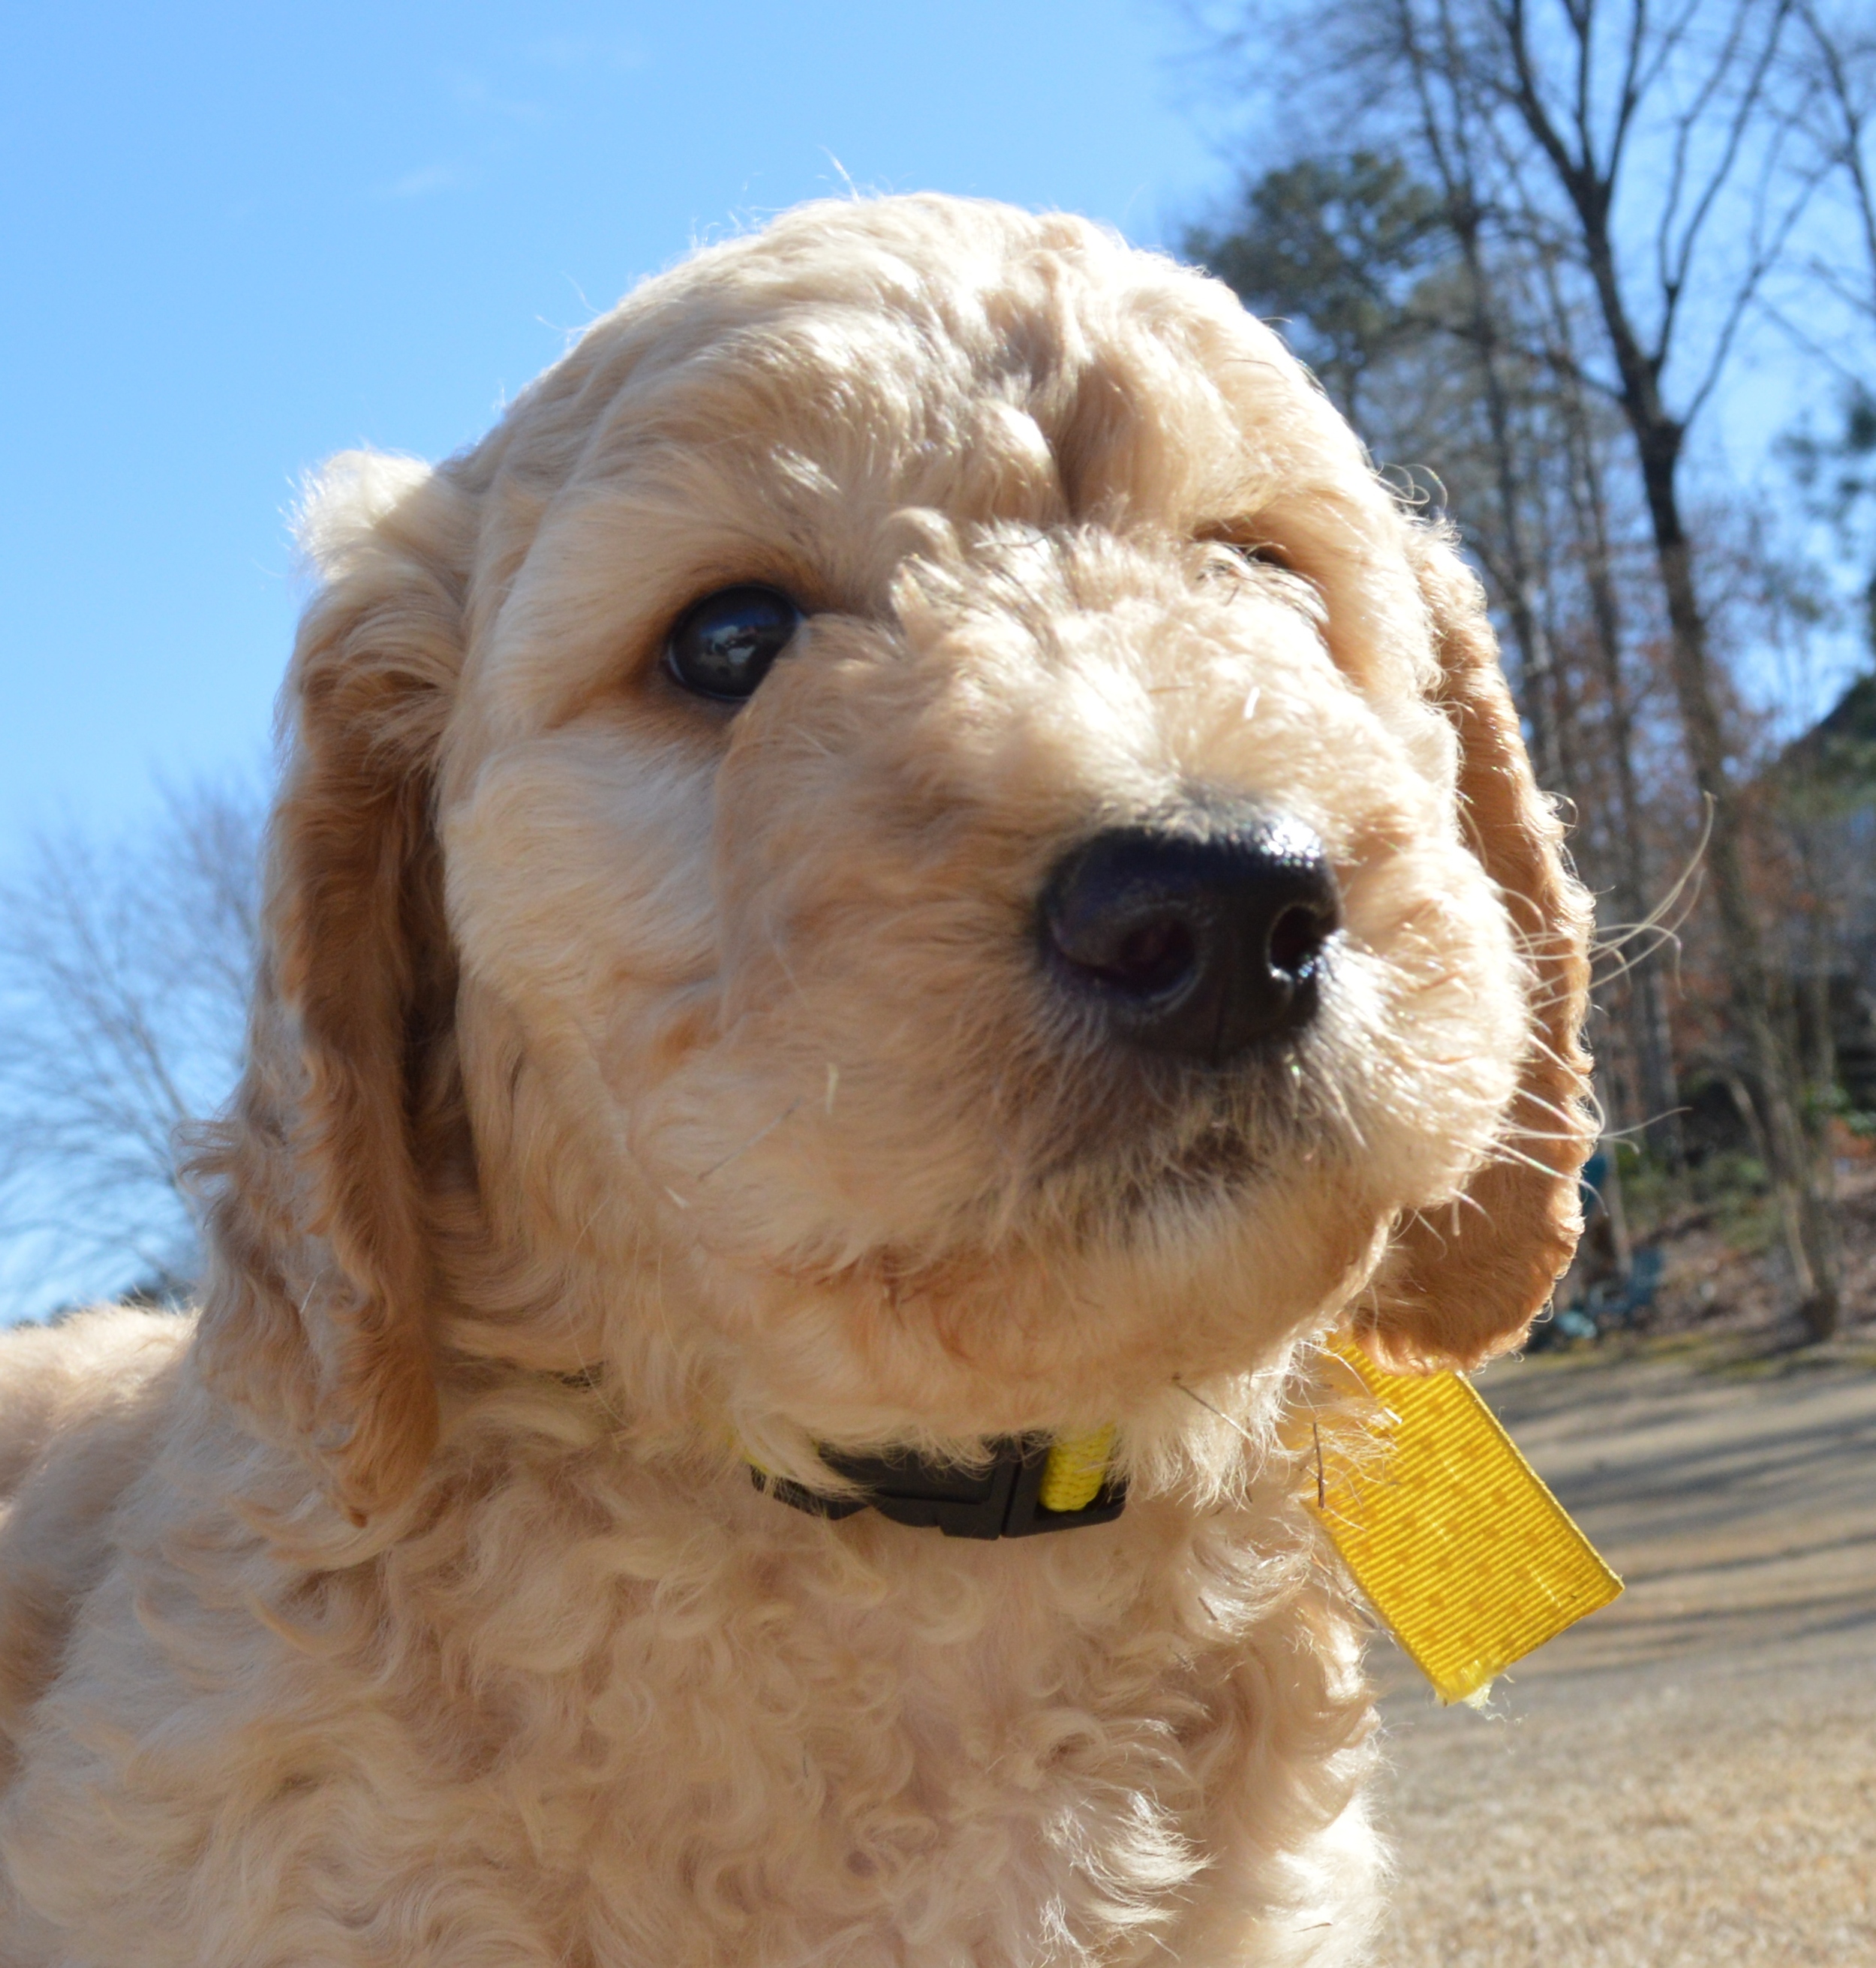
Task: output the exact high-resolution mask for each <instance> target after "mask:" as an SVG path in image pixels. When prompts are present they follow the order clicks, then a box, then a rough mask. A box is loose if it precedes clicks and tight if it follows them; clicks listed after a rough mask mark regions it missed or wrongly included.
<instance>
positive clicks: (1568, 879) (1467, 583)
mask: <svg viewBox="0 0 1876 1968" xmlns="http://www.w3.org/2000/svg"><path fill="white" fill-rule="evenodd" d="M1412 551H1413V552H1414V553H1415V557H1416V561H1417V566H1416V569H1415V571H1416V573H1417V574H1418V578H1419V582H1420V589H1421V593H1422V597H1424V599H1425V603H1426V606H1427V610H1428V614H1429V616H1430V617H1431V623H1432V629H1433V634H1434V645H1435V648H1436V650H1437V652H1438V660H1439V666H1440V676H1439V681H1438V685H1437V688H1436V691H1435V701H1436V702H1438V704H1439V706H1440V707H1441V709H1442V710H1444V712H1445V714H1446V715H1447V717H1448V718H1449V719H1450V720H1451V722H1452V724H1453V727H1454V730H1455V731H1456V732H1457V734H1458V737H1459V746H1460V768H1459V798H1460V816H1461V821H1462V824H1464V827H1465V830H1466V833H1467V838H1468V840H1470V843H1471V846H1472V848H1473V852H1474V853H1476V854H1477V856H1478V857H1479V859H1480V861H1481V862H1482V863H1483V864H1484V866H1485V871H1486V873H1487V874H1488V875H1489V876H1491V878H1492V879H1493V881H1494V882H1496V883H1497V884H1498V886H1499V891H1500V893H1501V894H1502V897H1503V899H1504V902H1505V905H1506V908H1507V909H1508V910H1509V912H1510V914H1511V919H1512V926H1513V927H1514V929H1515V931H1516V933H1517V935H1518V939H1519V942H1520V944H1522V947H1523V949H1524V952H1525V959H1526V961H1527V962H1528V965H1529V966H1530V976H1531V983H1530V1008H1531V1012H1530V1015H1531V1033H1530V1040H1529V1050H1528V1053H1527V1055H1526V1057H1525V1063H1524V1067H1523V1070H1522V1074H1521V1076H1520V1079H1519V1089H1518V1092H1517V1094H1516V1096H1515V1098H1514V1099H1513V1101H1512V1105H1511V1108H1510V1110H1509V1112H1507V1113H1506V1116H1505V1120H1504V1127H1503V1131H1504V1135H1505V1144H1504V1146H1503V1147H1502V1148H1501V1149H1500V1150H1499V1151H1498V1152H1496V1154H1494V1155H1493V1157H1492V1158H1491V1159H1489V1160H1488V1161H1487V1162H1486V1164H1485V1165H1484V1166H1483V1167H1482V1168H1480V1170H1479V1171H1478V1172H1477V1174H1476V1175H1474V1176H1473V1178H1472V1180H1471V1181H1470V1183H1467V1187H1466V1193H1465V1196H1464V1199H1462V1200H1461V1201H1460V1202H1459V1203H1458V1204H1457V1206H1454V1208H1452V1209H1442V1210H1440V1211H1438V1212H1434V1215H1432V1216H1431V1218H1430V1219H1429V1218H1427V1217H1422V1216H1419V1215H1415V1216H1413V1217H1412V1218H1410V1219H1408V1220H1407V1221H1406V1222H1405V1223H1404V1224H1403V1225H1402V1227H1401V1228H1400V1229H1399V1232H1398V1233H1397V1235H1396V1241H1395V1245H1394V1248H1393V1249H1392V1251H1391V1252H1390V1254H1389V1258H1388V1259H1387V1261H1386V1263H1385V1264H1384V1265H1383V1268H1382V1271H1381V1274H1380V1277H1379V1279H1378V1280H1377V1281H1376V1293H1375V1296H1374V1298H1373V1301H1372V1302H1371V1303H1370V1306H1368V1308H1367V1310H1366V1311H1365V1312H1364V1313H1363V1314H1362V1315H1361V1316H1360V1318H1359V1319H1358V1321H1357V1329H1358V1331H1359V1332H1360V1336H1361V1338H1362V1340H1363V1344H1364V1345H1367V1347H1368V1348H1369V1349H1370V1351H1372V1352H1373V1353H1374V1354H1375V1355H1376V1357H1377V1358H1380V1360H1382V1361H1384V1362H1385V1363H1387V1364H1392V1365H1393V1366H1395V1367H1396V1368H1411V1367H1419V1368H1431V1367H1450V1366H1472V1365H1476V1364H1477V1363H1478V1362H1480V1361H1482V1360H1484V1359H1486V1358H1489V1357H1490V1356H1491V1355H1493V1354H1494V1353H1500V1352H1502V1351H1505V1350H1506V1348H1509V1347H1510V1346H1512V1345H1515V1344H1516V1343H1517V1342H1518V1341H1519V1339H1520V1338H1522V1336H1523V1334H1524V1332H1525V1328H1526V1327H1527V1326H1528V1325H1529V1324H1530V1322H1531V1320H1532V1319H1533V1318H1534V1317H1535V1316H1536V1314H1537V1313H1538V1312H1540V1311H1541V1309H1543V1307H1544V1304H1545V1303H1546V1302H1547V1301H1548V1299H1549V1297H1550V1295H1551V1290H1552V1288H1553V1287H1554V1285H1555V1283H1556V1281H1557V1279H1558V1278H1559V1277H1561V1276H1562V1274H1563V1273H1564V1270H1565V1269H1566V1268H1567V1266H1568V1264H1569V1262H1570V1257H1571V1255H1572V1254H1573V1253H1574V1251H1575V1249H1576V1246H1577V1238H1578V1237H1579V1236H1580V1235H1581V1234H1582V1230H1583V1216H1582V1210H1581V1207H1580V1202H1579V1200H1578V1190H1577V1174H1578V1171H1579V1170H1580V1169H1581V1167H1582V1166H1583V1161H1584V1160H1585V1159H1586V1158H1587V1156H1588V1154H1589V1153H1590V1149H1591V1147H1593V1144H1594V1142H1595V1139H1596V1122H1595V1119H1594V1117H1593V1114H1592V1112H1591V1110H1590V1102H1589V1099H1588V1095H1589V1091H1590V1060H1589V1056H1588V1054H1587V1053H1585V1052H1584V1050H1583V1044H1582V1031H1583V1020H1584V1018H1585V1016H1586V1015H1587V1012H1588V1008H1589V975H1590V972H1589V954H1588V951H1589V932H1590V915H1591V910H1590V898H1589V897H1588V895H1587V894H1586V893H1585V892H1584V891H1583V888H1582V886H1581V885H1580V883H1579V882H1577V880H1576V879H1575V877H1574V876H1573V875H1572V874H1571V873H1570V870H1569V868H1568V866H1567V864H1566V863H1565V861H1564V852H1563V827H1562V825H1561V823H1560V822H1559V821H1558V819H1557V815H1556V814H1555V813H1554V811H1552V809H1551V805H1550V803H1549V801H1548V800H1546V799H1545V798H1544V795H1542V794H1541V792H1540V791H1538V787H1537V784H1536V782H1535V779H1533V778H1532V773H1531V764H1530V761H1529V759H1528V757H1527V756H1525V747H1524V740H1523V738H1522V735H1521V733H1520V732H1519V724H1518V714H1517V711H1516V709H1515V707H1514V706H1513V704H1512V698H1511V692H1510V691H1509V689H1508V688H1506V683H1505V678H1504V675H1503V672H1502V671H1501V670H1500V668H1499V661H1498V646H1497V643H1496V638H1495V637H1494V636H1493V633H1492V628H1491V624H1490V623H1489V621H1488V620H1486V613H1485V597H1484V596H1483V593H1482V592H1481V591H1480V587H1479V584H1478V582H1477V580H1476V579H1475V578H1473V575H1472V574H1471V572H1470V570H1469V569H1468V568H1467V567H1466V566H1465V565H1464V563H1463V562H1461V561H1460V558H1459V557H1458V555H1457V554H1456V553H1455V552H1454V551H1453V549H1452V548H1451V545H1450V544H1449V543H1448V542H1447V539H1446V538H1445V537H1444V536H1442V535H1441V533H1440V532H1437V531H1435V530H1434V529H1431V528H1430V527H1424V526H1417V527H1415V529H1414V537H1413V544H1412Z"/></svg>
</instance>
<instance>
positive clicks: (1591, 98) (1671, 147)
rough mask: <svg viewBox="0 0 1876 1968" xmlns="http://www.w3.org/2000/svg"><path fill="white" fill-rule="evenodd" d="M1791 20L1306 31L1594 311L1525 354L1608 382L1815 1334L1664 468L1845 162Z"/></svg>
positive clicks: (1795, 1199)
mask: <svg viewBox="0 0 1876 1968" xmlns="http://www.w3.org/2000/svg"><path fill="white" fill-rule="evenodd" d="M1246 18H1249V17H1248V16H1247V17H1246ZM1258 18H1259V21H1260V22H1261V23H1262V24H1263V25H1264V28H1265V31H1266V34H1267V23H1268V15H1267V12H1266V11H1265V10H1263V9H1259V10H1258ZM1296 18H1297V19H1298V21H1299V23H1301V21H1302V16H1301V15H1300V14H1299V15H1298V16H1297V17H1296ZM1801 25H1802V24H1801V22H1800V16H1799V12H1798V5H1797V0H1669V4H1668V5H1666V6H1661V5H1658V4H1657V0H1349V4H1348V5H1346V6H1344V8H1341V9H1338V10H1337V14H1336V16H1335V18H1334V24H1333V26H1332V27H1331V29H1330V32H1331V33H1333V34H1335V35H1337V37H1339V40H1338V44H1337V46H1336V47H1334V48H1333V49H1330V50H1325V49H1324V47H1323V46H1322V39H1323V24H1322V21H1321V17H1320V16H1319V15H1314V14H1313V13H1312V15H1311V16H1310V18H1309V21H1308V24H1307V25H1306V28H1305V32H1306V33H1307V34H1308V36H1310V37H1313V45H1312V50H1311V53H1312V60H1313V62H1314V63H1315V66H1316V68H1317V71H1318V73H1328V74H1332V75H1333V76H1334V77H1335V78H1336V79H1335V80H1334V81H1333V82H1332V83H1329V84H1328V85H1327V86H1328V87H1330V88H1331V89H1337V90H1339V91H1341V93H1342V95H1343V96H1344V102H1345V103H1346V102H1347V99H1348V98H1349V95H1350V92H1351V91H1353V92H1354V93H1355V101H1356V106H1357V108H1358V109H1359V112H1360V118H1361V123H1362V126H1363V127H1364V128H1367V129H1370V130H1373V129H1377V128H1387V129H1389V130H1390V131H1391V132H1392V135H1393V138H1394V141H1396V142H1397V143H1399V144H1401V145H1402V147H1404V148H1405V151H1407V153H1408V154H1409V156H1411V157H1418V158H1419V159H1421V160H1423V168H1425V169H1426V170H1428V171H1430V172H1432V173H1439V174H1441V175H1442V176H1445V177H1447V178H1449V179H1451V180H1452V181H1453V182H1454V184H1456V185H1457V186H1460V187H1461V188H1462V189H1463V188H1464V187H1466V186H1473V185H1476V186H1483V189H1484V190H1485V192H1486V194H1487V195H1488V196H1489V203H1487V202H1484V201H1483V200H1482V199H1480V198H1479V197H1478V196H1476V195H1475V194H1473V193H1470V191H1468V193H1467V196H1468V198H1469V199H1470V203H1469V206H1468V207H1467V212H1468V223H1471V222H1473V217H1474V216H1475V215H1476V217H1477V222H1478V223H1479V225H1480V226H1481V227H1484V228H1489V231H1491V232H1492V234H1493V235H1494V236H1495V237H1496V238H1499V239H1500V240H1502V241H1512V242H1515V241H1524V242H1525V243H1527V244H1528V245H1529V246H1530V247H1531V248H1532V249H1533V250H1534V251H1535V252H1536V253H1537V254H1538V255H1539V256H1540V257H1552V258H1554V260H1555V261H1556V262H1557V264H1559V265H1561V266H1562V267H1564V268H1566V269H1567V274H1568V277H1569V278H1570V281H1571V283H1573V284H1574V286H1577V288H1579V289H1580V292H1581V294H1582V296H1583V311H1584V312H1586V313H1587V316H1588V318H1589V319H1590V321H1591V322H1593V324H1594V326H1595V329H1596V335H1595V340H1594V344H1593V348H1590V350H1589V351H1587V355H1586V359H1584V360H1583V361H1578V360H1577V357H1576V355H1575V354H1574V351H1572V350H1570V348H1567V347H1566V346H1562V345H1557V344H1556V343H1554V341H1553V342H1551V344H1550V345H1548V346H1539V347H1537V348H1532V350H1531V351H1529V352H1530V353H1531V354H1532V355H1533V356H1534V357H1535V358H1540V359H1544V360H1548V361H1551V363H1553V364H1556V365H1557V366H1558V367H1560V368H1564V369H1567V370H1568V371H1569V372H1570V374H1573V375H1574V377H1576V378H1577V380H1579V381H1580V384H1581V385H1582V387H1583V389H1584V390H1594V391H1598V392H1599V393H1602V394H1603V395H1604V396H1606V398H1607V399H1608V400H1609V401H1610V402H1611V403H1613V404H1614V406H1616V409H1617V410H1618V411H1619V413H1620V416H1621V417H1622V420H1623V422H1624V423H1625V426H1626V428H1627V429H1628V432H1629V437H1630V439H1631V442H1632V445H1633V448H1634V452H1635V461H1636V466H1637V471H1638V479H1639V483H1640V488H1641V498H1642V503H1643V507H1644V510H1645V513H1646V516H1647V520H1648V528H1649V531H1650V534H1651V540H1652V546H1653V552H1654V565H1655V571H1656V577H1657V580H1658V584H1659V590H1660V594H1661V602H1662V605H1663V610H1664V614H1665V617H1666V620H1667V655H1668V660H1669V669H1670V672H1671V678H1672V681H1673V685H1674V694H1675V697H1676V699H1677V705H1678V709H1679V714H1680V723H1681V725H1682V727H1683V730H1684V739H1685V744H1686V749H1687V756H1688V759H1689V762H1690V767H1691V770H1692V774H1693V779H1694V782H1695V785H1696V788H1697V789H1698V791H1699V793H1700V796H1701V797H1702V798H1703V800H1704V801H1706V804H1707V806H1708V808H1709V810H1710V812H1711V814H1712V827H1711V837H1710V844H1709V860H1708V866H1709V877H1710V887H1711V891H1712V893H1713V899H1714V903H1715V906H1716V911H1717V913H1718V916H1719V924H1720V929H1721V937H1720V946H1719V947H1720V953H1721V956H1722V961H1723V963H1724V964H1725V966H1726V974H1727V976H1728V979H1729V995H1730V999H1731V1003H1732V1019H1733V1022H1734V1025H1735V1029H1736V1031H1737V1032H1738V1033H1739V1037H1740V1039H1741V1040H1742V1043H1743V1047H1744V1051H1745V1058H1746V1061H1747V1067H1748V1076H1749V1079H1750V1081H1751V1090H1752V1092H1753V1095H1754V1098H1755V1103H1756V1106H1757V1109H1758V1113H1757V1118H1758V1122H1759V1131H1760V1133H1761V1137H1762V1138H1763V1139H1764V1143H1765V1147H1766V1154H1767V1160H1768V1165H1769V1173H1770V1175H1771V1180H1772V1183H1773V1186H1774V1189H1775V1190H1776V1191H1777V1195H1778V1197H1779V1199H1780V1202H1781V1212H1782V1216H1783V1219H1784V1225H1785V1230H1786V1244H1787V1250H1788V1251H1789V1253H1790V1259H1791V1263H1792V1267H1793V1270H1794V1275H1795V1278H1796V1281H1797V1296H1798V1300H1799V1303H1800V1309H1801V1311H1802V1313H1803V1317H1804V1319H1805V1320H1806V1324H1807V1325H1809V1327H1810V1329H1811V1330H1812V1331H1813V1332H1814V1333H1817V1334H1820V1335H1821V1334H1824V1333H1828V1332H1830V1331H1832V1329H1834V1328H1835V1325H1836V1322H1837V1319H1838V1284H1837V1268H1838V1267H1837V1257H1836V1224H1835V1212H1834V1209H1833V1207H1832V1202H1831V1200H1830V1197H1829V1184H1828V1174H1827V1170H1826V1167H1823V1166H1820V1162H1819V1157H1818V1156H1817V1154H1816V1147H1815V1144H1814V1143H1813V1141H1812V1139H1811V1138H1810V1136H1809V1135H1807V1132H1806V1129H1805V1127H1804V1125H1803V1120H1802V1117H1801V1112H1800V1102H1799V1099H1798V1096H1797V1074H1796V1070H1795V1065H1794V1060H1792V1058H1791V1057H1790V1050H1789V1047H1788V1045H1787V1039H1786V1034H1785V1030H1784V1027H1783V1025H1782V1024H1781V1020H1780V1018H1779V1017H1778V1015H1777V992H1776V989H1775V982H1776V980H1775V976H1774V969H1773V966H1771V963H1769V962H1768V955H1767V946H1766V940H1765V935H1764V930H1763V927H1762V926H1761V921H1760V918H1759V913H1758V910H1757V909H1756V908H1755V904H1754V899H1753V895H1752V892H1751V884H1750V879H1749V856H1748V843H1747V841H1746V839H1745V815H1744V813H1743V810H1742V804H1741V803H1740V801H1739V799H1738V798H1737V796H1736V795H1737V788H1736V786H1735V778H1734V772H1733V769H1732V747H1731V746H1730V744H1729V733H1728V731H1727V729H1726V723H1725V720H1724V718H1723V717H1722V704H1723V702H1724V700H1725V696H1726V692H1725V691H1724V688H1723V687H1722V686H1723V679H1722V676H1721V675H1720V673H1719V665H1718V662H1717V659H1716V652H1715V650H1714V648H1713V637H1712V634H1711V631H1710V629H1709V622H1708V619H1707V616H1706V612H1705V610H1704V609H1703V604H1702V600H1701V596H1700V588H1699V586H1698V584H1697V581H1696V570H1695V566H1694V559H1693V547H1692V544H1691V542H1690V536H1689V529H1688V525H1687V513H1686V500H1687V491H1686V484H1685V481H1686V476H1687V473H1686V465H1687V440H1688V435H1689V432H1690V429H1692V428H1693V426H1695V424H1696V422H1697V421H1698V419H1699V418H1700V416H1701V414H1702V413H1703V410H1704V409H1706V406H1707V405H1708V404H1709V402H1710V401H1711V400H1712V398H1713V394H1714V392H1715V390H1716V388H1717V387H1718V386H1719V382H1720V380H1721V378H1722V375H1723V374H1724V373H1725V371H1726V368H1727V366H1728V364H1729V360H1730V358H1731V355H1732V351H1733V348H1734V346H1735V342H1736V341H1737V339H1738V337H1739V334H1740V332H1741V330H1742V328H1743V327H1744V326H1745V324H1746V323H1747V322H1748V319H1750V318H1751V315H1752V312H1753V310H1754V309H1755V304H1756V303H1758V300H1759V299H1760V297H1761V295H1762V293H1763V292H1764V287H1765V283H1766V281H1767V280H1768V276H1769V275H1770V274H1771V273H1772V272H1773V270H1774V269H1777V268H1780V267H1788V266H1790V265H1791V264H1794V261H1796V260H1797V258H1798V257H1800V256H1799V254H1798V253H1797V248H1796V239H1797V235H1798V234H1799V231H1800V228H1801V227H1802V225H1803V223H1804V222H1805V220H1806V215H1807V213H1808V212H1810V209H1811V206H1812V202H1813V195H1814V193H1815V192H1816V188H1817V186H1818V185H1819V183H1820V182H1822V181H1823V180H1824V179H1825V177H1826V176H1828V175H1829V173H1830V172H1831V171H1832V170H1836V169H1839V168H1842V166H1841V150H1840V147H1839V150H1837V151H1832V150H1831V149H1829V147H1823V146H1819V145H1817V144H1810V146H1808V147H1807V146H1806V144H1805V143H1804V141H1803V131H1804V130H1805V128H1806V118H1807V117H1809V116H1810V115H1811V114H1812V113H1813V108H1814V105H1815V102H1816V95H1817V91H1816V86H1815V85H1814V84H1813V83H1812V82H1810V81H1809V80H1807V79H1806V76H1805V74H1804V72H1803V65H1802V64H1801V63H1800V62H1799V61H1798V60H1797V43H1798V40H1799V37H1800V28H1801ZM1325 56H1326V59H1325ZM1852 100H1860V99H1858V98H1852ZM1462 244H1463V241H1462ZM1493 332H1494V333H1496V332H1498V331H1497V326H1496V323H1494V325H1493ZM1521 558H1528V557H1527V556H1521ZM1508 571H1512V570H1508ZM1512 572H1513V578H1514V580H1515V571H1512ZM1508 612H1509V613H1512V617H1513V621H1514V626H1515V623H1516V617H1517V613H1518V611H1517V610H1515V609H1512V610H1509V611H1508Z"/></svg>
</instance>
